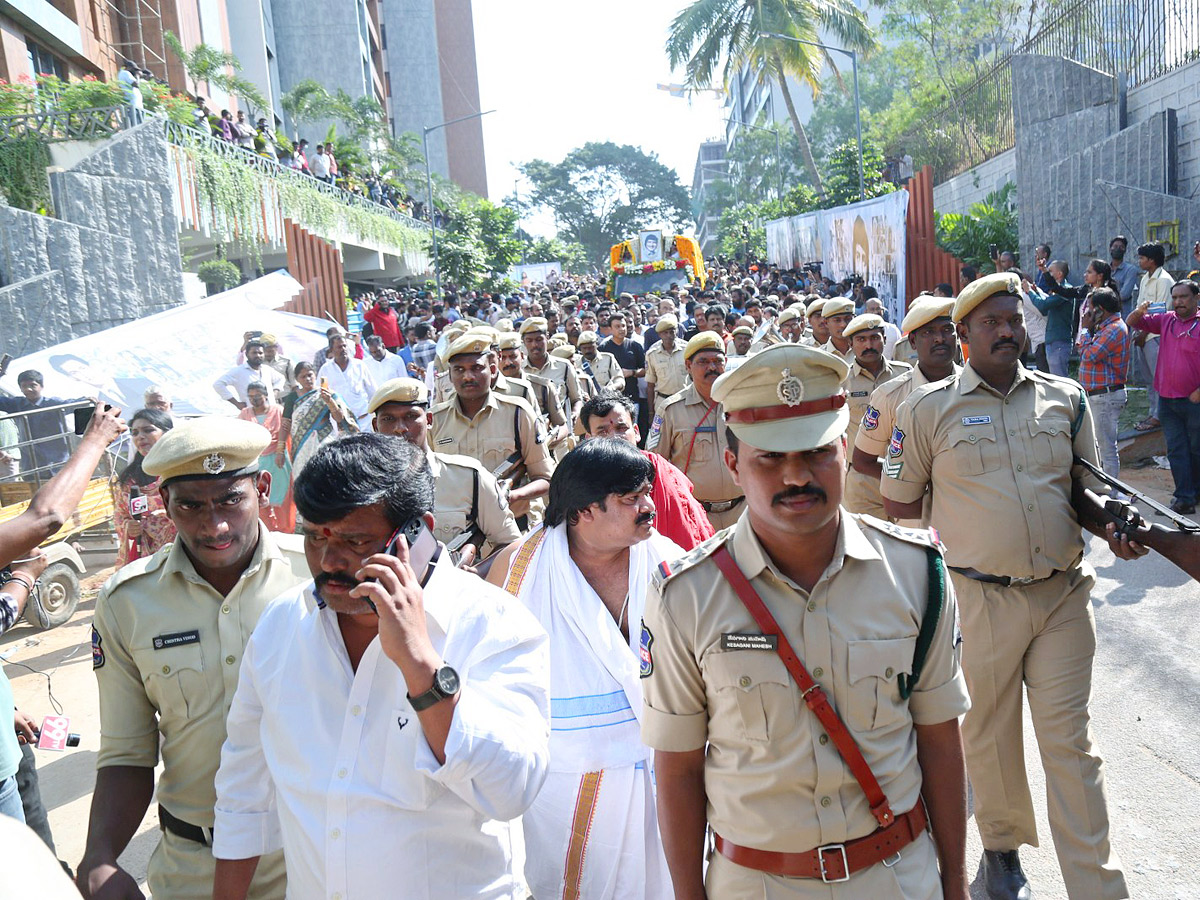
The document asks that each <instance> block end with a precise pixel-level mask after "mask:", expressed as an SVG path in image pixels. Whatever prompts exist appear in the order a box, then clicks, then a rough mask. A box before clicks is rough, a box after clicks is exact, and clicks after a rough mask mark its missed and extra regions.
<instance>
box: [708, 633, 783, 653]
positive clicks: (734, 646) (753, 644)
mask: <svg viewBox="0 0 1200 900" xmlns="http://www.w3.org/2000/svg"><path fill="white" fill-rule="evenodd" d="M721 649H722V650H771V651H776V650H778V649H779V635H777V634H723V635H721Z"/></svg>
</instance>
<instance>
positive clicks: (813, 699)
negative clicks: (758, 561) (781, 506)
mask: <svg viewBox="0 0 1200 900" xmlns="http://www.w3.org/2000/svg"><path fill="white" fill-rule="evenodd" d="M713 561H714V562H716V564H717V567H718V568H720V570H721V573H722V574H723V575H724V576H725V580H726V581H728V582H729V584H730V585H731V586H732V587H733V590H734V593H736V594H737V595H738V597H739V599H741V601H742V603H743V604H745V606H746V609H747V610H749V612H750V615H752V616H753V617H754V621H755V622H757V623H758V627H759V628H761V629H762V631H763V634H770V635H774V636H775V637H776V639H777V643H776V649H777V650H778V651H779V656H780V658H781V659H783V664H784V665H785V666H786V667H787V670H788V672H790V673H791V675H792V678H794V679H795V680H796V684H797V685H798V686H799V687H800V690H801V691H802V694H801V696H802V697H803V698H804V702H805V703H806V704H808V708H809V709H811V710H812V711H813V713H814V714H815V715H816V717H817V719H819V720H820V722H821V725H822V727H824V729H825V733H826V734H828V735H829V737H830V739H831V740H832V741H833V745H834V746H835V747H837V751H838V753H840V754H841V757H842V760H843V761H844V762H845V763H846V767H847V768H849V769H850V774H851V775H853V776H854V779H855V780H856V781H857V782H858V784H859V787H861V788H862V789H863V793H864V794H866V795H867V802H868V803H870V804H871V815H873V816H874V817H875V820H876V821H877V822H878V823H879V824H880V825H881V826H885V825H891V824H892V821H893V820H894V819H895V816H894V815H893V814H892V807H891V804H889V803H888V799H887V797H886V796H885V795H884V793H883V788H881V787H880V786H879V781H878V780H876V778H875V773H874V772H872V771H871V767H870V766H869V765H867V761H866V760H865V759H863V755H862V751H861V750H859V749H858V744H856V743H854V738H853V737H851V736H850V732H849V731H848V730H847V729H846V726H845V725H844V724H843V723H842V720H841V719H840V718H838V714H837V712H835V711H834V708H833V706H832V705H831V704H830V702H829V698H828V697H827V696H826V694H825V692H824V691H823V690H821V686H820V685H819V684H817V683H816V682H815V681H813V678H812V676H811V675H809V674H808V670H807V669H805V668H804V664H803V663H802V662H800V657H799V656H797V655H796V651H795V650H793V649H792V645H791V644H789V643H788V640H787V638H786V637H784V636H783V632H782V631H780V629H779V624H778V623H777V622H776V621H775V617H774V616H772V615H771V611H770V610H769V609H767V605H766V604H765V603H763V601H762V598H761V597H760V596H758V592H757V591H756V590H754V587H753V586H752V585H751V584H750V582H749V581H748V580H747V579H746V576H745V575H743V574H742V570H741V569H739V568H738V564H737V563H736V562H734V559H733V557H732V556H730V555H729V551H728V550H727V549H726V548H725V547H724V546H722V547H719V548H718V549H717V551H716V552H715V553H713Z"/></svg>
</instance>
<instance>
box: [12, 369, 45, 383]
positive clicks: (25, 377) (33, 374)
mask: <svg viewBox="0 0 1200 900" xmlns="http://www.w3.org/2000/svg"><path fill="white" fill-rule="evenodd" d="M26 381H36V382H37V383H38V384H40V385H45V384H46V379H45V378H43V377H42V373H41V372H39V371H38V370H37V369H26V370H25V371H24V372H22V373H21V374H20V375H18V376H17V384H24V383H25V382H26Z"/></svg>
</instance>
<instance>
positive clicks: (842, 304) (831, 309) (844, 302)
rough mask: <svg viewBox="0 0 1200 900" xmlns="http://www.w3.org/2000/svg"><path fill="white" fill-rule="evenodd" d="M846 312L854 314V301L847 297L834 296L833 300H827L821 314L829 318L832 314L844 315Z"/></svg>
mask: <svg viewBox="0 0 1200 900" xmlns="http://www.w3.org/2000/svg"><path fill="white" fill-rule="evenodd" d="M846 313H849V314H850V315H854V301H853V300H848V299H846V298H845V297H834V298H833V299H831V300H826V301H825V305H824V306H822V307H821V315H823V316H824V317H825V318H827V319H828V318H829V317H830V316H844V315H846Z"/></svg>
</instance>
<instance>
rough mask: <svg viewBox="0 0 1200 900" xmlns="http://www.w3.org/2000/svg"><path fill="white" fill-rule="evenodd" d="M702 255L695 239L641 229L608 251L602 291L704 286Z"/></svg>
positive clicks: (636, 291)
mask: <svg viewBox="0 0 1200 900" xmlns="http://www.w3.org/2000/svg"><path fill="white" fill-rule="evenodd" d="M704 275H705V269H704V257H703V255H702V254H701V253H700V245H699V244H698V243H697V242H696V240H695V238H691V237H688V236H686V235H682V234H676V235H665V234H663V233H662V232H658V231H643V232H642V233H641V234H640V235H638V237H636V238H630V239H629V240H627V241H622V242H621V243H619V244H613V246H612V248H611V249H610V250H609V275H608V284H607V287H606V294H607V296H608V297H610V298H612V297H617V296H619V295H621V294H622V293H630V294H634V295H638V294H641V295H645V294H648V293H662V292H664V291H667V290H669V289H670V288H671V286H672V285H677V286H679V287H686V286H688V285H690V284H696V283H698V284H699V285H700V287H704Z"/></svg>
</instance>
